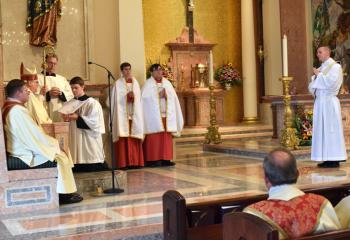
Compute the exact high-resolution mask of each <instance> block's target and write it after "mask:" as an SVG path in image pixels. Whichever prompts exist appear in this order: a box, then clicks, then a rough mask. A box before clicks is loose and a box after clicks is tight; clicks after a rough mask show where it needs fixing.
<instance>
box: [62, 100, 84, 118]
mask: <svg viewBox="0 0 350 240" xmlns="http://www.w3.org/2000/svg"><path fill="white" fill-rule="evenodd" d="M87 102H88V101H79V100H77V99H74V98H73V99H71V100H69V101H68V102H66V103H65V104H64V105H63V107H61V108H60V109H59V110H58V112H59V113H62V114H71V113H75V112H76V111H77V110H78V109H79V108H81V107H82V106H83V105H84V104H85V103H87Z"/></svg>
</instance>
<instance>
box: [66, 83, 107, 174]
mask: <svg viewBox="0 0 350 240" xmlns="http://www.w3.org/2000/svg"><path fill="white" fill-rule="evenodd" d="M70 86H71V88H72V92H73V94H74V98H73V99H71V100H70V101H69V102H67V103H65V105H64V107H63V108H62V109H61V110H60V112H62V111H64V108H69V106H73V107H74V105H75V106H77V107H76V108H77V109H73V108H72V109H71V112H69V110H68V112H65V115H63V118H64V119H65V120H66V121H70V125H69V149H70V152H71V155H72V158H73V162H74V164H94V163H103V162H104V160H105V154H104V151H103V142H102V134H104V133H105V124H104V119H103V111H102V107H101V104H100V103H99V102H98V101H97V100H95V99H94V98H92V97H89V96H87V95H86V94H85V91H84V87H85V84H84V80H83V79H82V78H80V77H74V78H72V80H71V81H70ZM92 170H93V169H92Z"/></svg>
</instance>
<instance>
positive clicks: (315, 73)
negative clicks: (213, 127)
mask: <svg viewBox="0 0 350 240" xmlns="http://www.w3.org/2000/svg"><path fill="white" fill-rule="evenodd" d="M312 72H313V73H314V75H315V76H317V75H318V74H320V70H319V69H318V68H312Z"/></svg>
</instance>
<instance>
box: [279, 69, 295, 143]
mask: <svg viewBox="0 0 350 240" xmlns="http://www.w3.org/2000/svg"><path fill="white" fill-rule="evenodd" d="M280 80H281V81H282V82H283V96H284V99H283V101H284V129H283V130H282V133H281V134H282V135H281V144H282V146H284V147H286V148H289V149H298V146H299V142H300V140H299V138H298V137H297V136H296V129H295V128H293V127H292V109H291V104H290V101H291V95H290V94H289V86H290V82H291V81H292V80H293V77H288V76H284V77H282V78H280Z"/></svg>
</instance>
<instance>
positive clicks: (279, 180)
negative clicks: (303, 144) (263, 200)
mask: <svg viewBox="0 0 350 240" xmlns="http://www.w3.org/2000/svg"><path fill="white" fill-rule="evenodd" d="M263 167H264V173H265V177H266V178H267V180H268V181H269V182H270V183H271V185H272V186H277V185H282V184H293V183H296V182H297V179H298V175H299V173H298V169H297V163H296V160H295V157H294V156H293V154H292V153H291V152H290V151H288V150H286V149H283V148H278V149H275V150H273V151H271V152H270V153H269V154H268V155H267V156H266V157H265V158H264V164H263Z"/></svg>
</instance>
